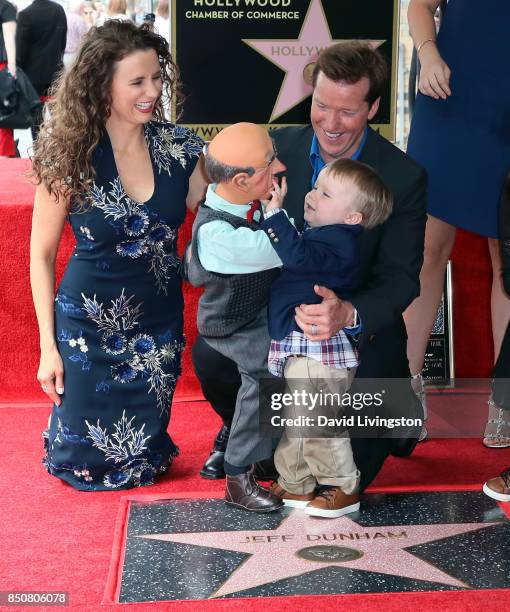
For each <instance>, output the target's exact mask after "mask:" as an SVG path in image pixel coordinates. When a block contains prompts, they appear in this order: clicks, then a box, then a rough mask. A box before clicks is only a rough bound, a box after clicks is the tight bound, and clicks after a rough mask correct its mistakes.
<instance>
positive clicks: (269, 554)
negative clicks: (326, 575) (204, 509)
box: [137, 510, 495, 597]
mask: <svg viewBox="0 0 510 612" xmlns="http://www.w3.org/2000/svg"><path fill="white" fill-rule="evenodd" d="M494 524H495V523H452V524H436V525H399V526H395V525H392V526H385V527H384V526H383V527H382V526H378V527H363V526H362V525H359V524H358V523H356V522H355V521H353V520H351V519H350V518H348V517H347V516H343V517H341V518H339V519H327V520H321V519H314V518H311V517H309V516H307V515H306V514H304V513H303V512H300V511H299V510H295V511H293V512H291V514H290V515H289V516H288V517H287V518H285V519H284V520H283V521H282V522H281V523H280V525H279V526H278V528H277V529H272V530H267V531H264V530H259V531H215V532H209V533H208V532H198V533H159V534H150V535H141V536H137V537H140V538H145V539H149V540H163V541H167V542H175V543H180V544H191V545H194V546H205V547H210V548H216V549H222V550H231V551H235V552H240V553H248V554H249V555H250V556H249V557H248V558H247V559H246V560H245V561H244V562H243V563H241V565H239V567H238V568H237V569H236V570H235V571H234V572H233V573H232V574H231V575H230V577H229V578H228V579H227V580H226V581H225V582H224V583H223V584H222V585H221V586H220V588H219V589H218V590H217V591H216V592H215V593H214V594H212V595H211V597H221V596H224V595H230V594H232V593H237V592H239V591H243V590H245V589H250V588H252V587H257V586H260V585H263V584H268V583H273V582H276V581H278V580H283V579H285V578H290V577H292V576H299V575H300V574H306V573H308V572H312V571H315V570H319V569H322V568H324V567H328V566H336V567H347V568H351V569H356V570H365V571H370V572H378V573H379V574H389V575H392V576H402V577H405V578H411V579H415V580H416V579H417V580H426V581H431V582H437V583H440V584H446V585H449V586H454V587H460V588H470V586H469V585H467V584H465V583H464V582H461V581H460V580H457V579H456V578H454V577H452V576H450V575H448V574H446V573H445V572H443V571H441V570H440V569H439V568H437V567H435V566H433V565H431V564H430V563H429V562H427V561H423V560H422V559H420V558H419V557H417V556H415V555H414V554H411V553H409V552H407V551H406V550H405V549H406V548H408V547H410V546H415V545H418V544H425V543H427V542H433V541H435V540H441V539H443V538H448V537H451V536H455V535H458V534H462V533H467V532H470V531H476V530H479V529H484V528H486V527H491V526H492V525H494ZM332 545H333V546H336V547H341V548H337V549H336V551H338V552H339V553H340V555H342V553H345V552H347V549H350V551H351V552H352V553H353V554H352V555H350V556H347V558H346V560H343V559H341V556H340V555H339V557H337V558H340V559H341V560H333V561H328V560H327V558H326V559H321V560H315V561H314V560H309V559H305V558H303V556H302V555H303V552H300V551H303V549H309V548H310V547H316V546H319V547H321V546H322V547H326V546H328V547H330V546H332ZM322 550H323V551H324V553H325V554H326V557H327V550H326V548H323V549H322ZM312 552H313V551H312ZM317 552H320V549H318V550H317ZM333 552H335V549H333ZM300 555H301V556H300ZM315 558H316V559H318V558H319V556H318V555H315Z"/></svg>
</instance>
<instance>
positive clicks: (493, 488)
mask: <svg viewBox="0 0 510 612" xmlns="http://www.w3.org/2000/svg"><path fill="white" fill-rule="evenodd" d="M483 492H484V493H485V495H488V496H489V497H492V499H497V500H498V501H503V502H510V467H509V468H507V469H506V470H504V471H503V472H501V474H500V475H499V476H497V477H496V478H491V479H490V480H488V481H487V482H486V483H485V484H484V485H483Z"/></svg>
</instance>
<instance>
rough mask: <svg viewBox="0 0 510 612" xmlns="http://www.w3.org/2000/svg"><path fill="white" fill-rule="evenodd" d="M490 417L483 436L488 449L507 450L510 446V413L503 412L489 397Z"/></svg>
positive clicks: (507, 411)
mask: <svg viewBox="0 0 510 612" xmlns="http://www.w3.org/2000/svg"><path fill="white" fill-rule="evenodd" d="M488 403H489V415H488V416H487V425H486V426H485V432H484V434H483V443H484V445H485V446H487V448H507V447H509V446H510V411H509V410H503V408H500V407H499V406H498V405H497V404H496V403H495V402H494V400H493V398H492V395H491V396H490V397H489V402H488Z"/></svg>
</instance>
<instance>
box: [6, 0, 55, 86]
mask: <svg viewBox="0 0 510 612" xmlns="http://www.w3.org/2000/svg"><path fill="white" fill-rule="evenodd" d="M66 35H67V20H66V14H65V12H64V9H63V8H62V7H61V6H60V5H59V4H56V3H55V2H51V0H34V2H33V3H32V4H31V5H30V6H28V7H27V8H26V9H24V10H23V11H21V12H20V14H19V15H18V27H17V30H16V60H17V64H18V65H19V66H21V68H23V70H24V71H25V73H26V75H27V76H28V78H29V79H30V81H31V82H32V85H33V86H34V87H35V89H36V91H37V93H38V94H39V95H40V96H45V95H47V93H48V88H49V86H50V85H51V82H52V81H53V79H54V78H55V76H56V74H57V72H58V71H59V70H60V69H61V68H62V57H63V54H64V49H65V47H66Z"/></svg>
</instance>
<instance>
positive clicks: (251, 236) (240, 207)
mask: <svg viewBox="0 0 510 612" xmlns="http://www.w3.org/2000/svg"><path fill="white" fill-rule="evenodd" d="M205 202H206V205H207V206H209V207H210V208H213V209H214V210H220V211H222V212H227V213H230V214H231V215H235V216H236V217H241V219H246V215H247V213H248V211H249V210H250V205H249V204H230V202H227V201H226V200H224V199H223V198H222V197H220V196H219V195H218V194H217V193H216V184H212V185H209V187H208V188H207V195H206V198H205ZM257 214H259V215H260V214H261V213H260V212H258V213H257V212H256V213H255V215H257ZM255 218H256V216H255ZM197 238H198V257H199V259H200V263H201V264H202V266H203V267H204V268H205V269H206V270H209V272H219V273H221V274H249V273H250V272H260V271H262V270H269V269H271V268H279V267H281V266H282V265H283V264H282V260H281V259H280V258H279V257H278V255H277V254H276V251H275V250H274V249H273V247H272V246H271V242H270V240H269V237H268V235H267V234H266V232H265V231H264V230H256V231H253V230H251V229H249V228H248V227H239V228H237V229H236V228H235V227H232V226H231V225H230V223H227V222H226V221H221V220H219V219H218V220H216V221H209V223H204V225H201V226H200V228H199V230H198V237H197Z"/></svg>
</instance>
